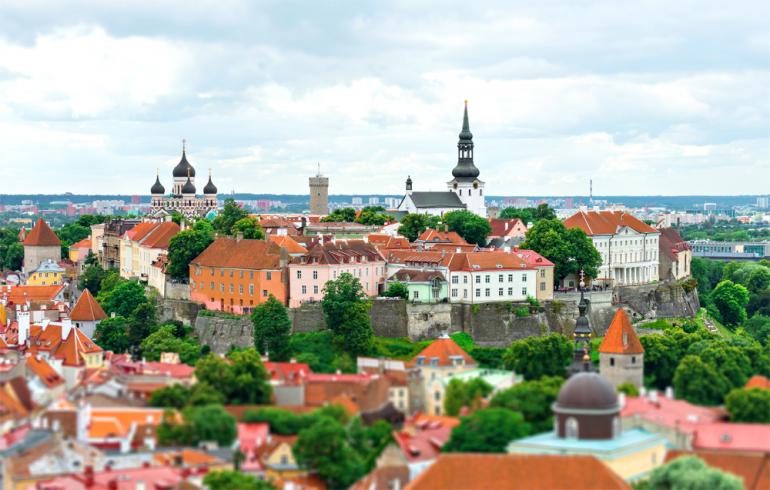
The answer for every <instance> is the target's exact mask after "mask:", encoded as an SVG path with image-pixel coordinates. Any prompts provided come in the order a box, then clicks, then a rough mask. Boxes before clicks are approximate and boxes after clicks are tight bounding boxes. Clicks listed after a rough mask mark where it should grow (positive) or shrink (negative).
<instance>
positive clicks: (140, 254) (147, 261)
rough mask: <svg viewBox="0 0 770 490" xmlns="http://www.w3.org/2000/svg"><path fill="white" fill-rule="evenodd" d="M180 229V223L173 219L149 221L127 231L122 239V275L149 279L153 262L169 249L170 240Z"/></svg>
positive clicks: (129, 277)
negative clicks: (159, 221)
mask: <svg viewBox="0 0 770 490" xmlns="http://www.w3.org/2000/svg"><path fill="white" fill-rule="evenodd" d="M179 231H180V228H179V225H178V224H176V223H174V222H173V221H164V222H161V223H153V222H149V221H148V222H144V223H139V224H138V225H136V226H134V227H133V228H131V229H130V230H128V231H127V232H125V233H124V234H123V238H122V239H121V241H120V276H121V277H124V278H126V279H140V280H142V281H148V280H149V277H150V274H151V273H152V267H153V265H152V264H153V263H154V262H155V261H156V260H157V259H158V257H160V255H161V254H163V253H165V252H166V251H167V250H168V245H169V242H170V241H171V239H172V238H173V237H174V236H176V234H177V233H179Z"/></svg>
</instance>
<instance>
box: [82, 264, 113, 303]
mask: <svg viewBox="0 0 770 490" xmlns="http://www.w3.org/2000/svg"><path fill="white" fill-rule="evenodd" d="M106 275H107V271H105V270H104V269H102V268H101V267H100V266H98V265H89V266H87V267H86V268H85V270H83V274H81V275H80V281H79V282H80V288H81V289H88V290H89V291H90V292H91V294H93V295H94V296H98V295H99V291H100V290H101V283H102V280H103V279H104V278H105V276H106Z"/></svg>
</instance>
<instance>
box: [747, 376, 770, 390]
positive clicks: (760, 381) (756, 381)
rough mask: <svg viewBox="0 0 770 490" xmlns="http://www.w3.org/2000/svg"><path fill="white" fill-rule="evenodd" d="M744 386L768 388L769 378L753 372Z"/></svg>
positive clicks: (769, 387)
mask: <svg viewBox="0 0 770 490" xmlns="http://www.w3.org/2000/svg"><path fill="white" fill-rule="evenodd" d="M746 388H764V389H766V390H770V379H767V378H765V377H764V376H762V375H761V374H755V375H754V376H752V377H751V379H749V380H748V381H747V382H746Z"/></svg>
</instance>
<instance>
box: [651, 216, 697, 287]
mask: <svg viewBox="0 0 770 490" xmlns="http://www.w3.org/2000/svg"><path fill="white" fill-rule="evenodd" d="M691 263H692V248H691V247H690V245H689V244H688V243H687V242H685V241H684V240H683V239H682V236H681V235H680V234H679V232H678V231H676V230H675V229H674V228H660V271H659V273H658V276H660V278H661V279H663V280H665V279H674V280H676V281H678V280H680V279H684V278H686V277H689V276H690V273H691V270H690V265H691Z"/></svg>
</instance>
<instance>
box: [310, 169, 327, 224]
mask: <svg viewBox="0 0 770 490" xmlns="http://www.w3.org/2000/svg"><path fill="white" fill-rule="evenodd" d="M310 214H329V177H324V176H323V175H321V167H320V166H319V167H318V174H316V175H315V177H310Z"/></svg>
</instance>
